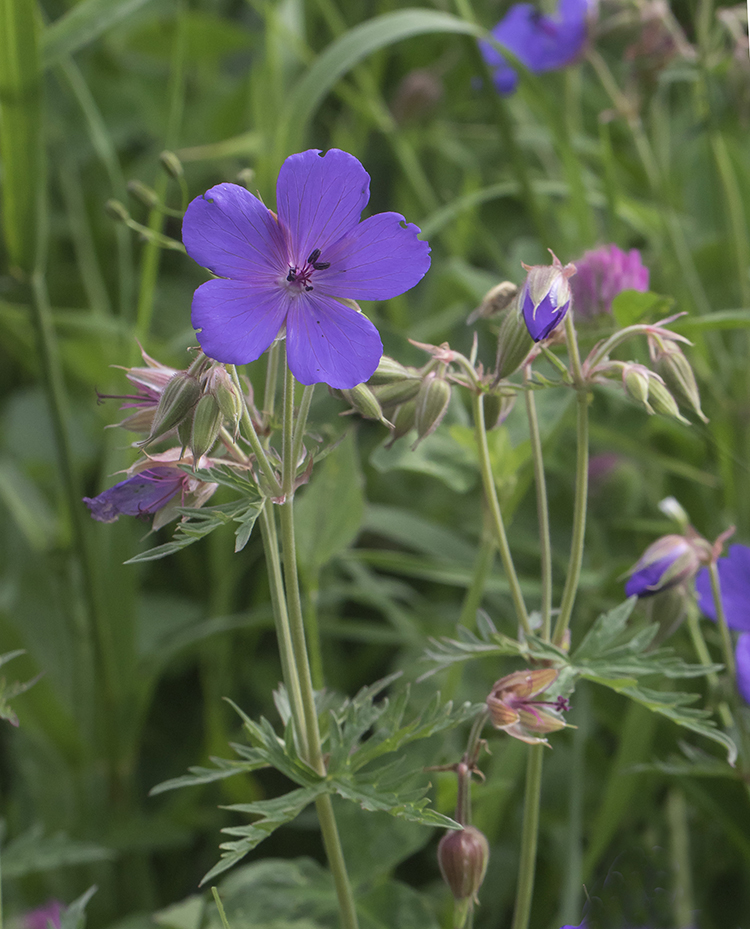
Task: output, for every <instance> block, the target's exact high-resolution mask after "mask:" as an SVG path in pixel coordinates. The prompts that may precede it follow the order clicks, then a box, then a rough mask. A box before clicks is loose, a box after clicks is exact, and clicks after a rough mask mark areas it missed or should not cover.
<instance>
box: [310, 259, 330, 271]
mask: <svg viewBox="0 0 750 929" xmlns="http://www.w3.org/2000/svg"><path fill="white" fill-rule="evenodd" d="M312 266H313V268H315V270H316V271H325V270H326V268H330V267H331V262H330V261H313V263H312Z"/></svg>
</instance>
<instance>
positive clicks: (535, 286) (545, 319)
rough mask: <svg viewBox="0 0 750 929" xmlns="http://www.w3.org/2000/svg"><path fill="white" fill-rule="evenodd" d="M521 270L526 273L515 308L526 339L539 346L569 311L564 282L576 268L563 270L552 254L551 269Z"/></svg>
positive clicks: (547, 267)
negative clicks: (526, 332) (520, 319)
mask: <svg viewBox="0 0 750 929" xmlns="http://www.w3.org/2000/svg"><path fill="white" fill-rule="evenodd" d="M550 254H552V253H551V252H550ZM524 268H526V270H527V271H528V272H529V273H528V275H527V277H526V281H525V283H524V285H523V288H522V290H521V293H520V295H519V306H520V308H521V313H522V314H523V318H524V322H525V323H526V328H527V329H528V330H529V335H530V336H531V338H532V339H533V340H534V341H535V342H541V341H542V340H543V339H546V338H548V337H549V335H550V334H551V333H552V332H553V330H554V329H556V328H557V327H558V326H559V325H560V323H561V322H562V321H563V319H564V317H565V314H566V313H567V312H568V309H569V308H570V300H571V291H570V284H569V283H568V278H569V277H572V276H573V275H574V274H575V273H576V268H575V265H572V264H569V265H565V267H563V266H562V264H561V263H560V260H559V259H558V258H557V256H556V255H554V254H552V264H551V265H533V266H531V267H530V266H528V265H524Z"/></svg>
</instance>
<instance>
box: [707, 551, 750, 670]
mask: <svg viewBox="0 0 750 929" xmlns="http://www.w3.org/2000/svg"><path fill="white" fill-rule="evenodd" d="M716 566H717V568H718V569H719V585H720V587H721V602H722V604H723V605H724V614H725V616H726V618H727V625H728V626H729V628H730V629H737V630H739V631H740V632H750V548H748V546H747V545H730V546H729V554H728V555H727V556H726V558H719V560H718V561H717V562H716ZM695 592H696V594H697V595H698V605H699V606H700V608H701V610H703V612H704V613H705V614H706V616H708V618H709V619H712V620H713V621H714V622H716V607H715V606H714V598H713V594H712V593H711V577H710V575H709V573H708V568H704V569H703V570H702V571H701V572H700V574H699V575H698V576H697V577H696V579H695ZM745 647H746V648H747V646H745ZM748 671H750V668H748Z"/></svg>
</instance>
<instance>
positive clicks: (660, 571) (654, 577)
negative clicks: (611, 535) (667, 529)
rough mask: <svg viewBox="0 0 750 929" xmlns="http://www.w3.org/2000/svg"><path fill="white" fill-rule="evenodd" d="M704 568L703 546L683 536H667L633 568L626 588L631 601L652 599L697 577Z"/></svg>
mask: <svg viewBox="0 0 750 929" xmlns="http://www.w3.org/2000/svg"><path fill="white" fill-rule="evenodd" d="M700 566H701V553H700V551H699V545H698V544H697V543H696V542H691V541H689V540H688V539H686V538H685V537H684V536H681V535H665V536H663V537H662V538H661V539H657V540H656V542H654V543H653V544H652V545H649V547H648V548H647V549H646V551H645V552H644V553H643V555H642V556H641V557H640V559H639V560H638V561H637V562H636V563H635V565H633V568H632V569H631V576H630V579H629V580H628V582H627V584H626V585H625V593H626V595H627V596H628V597H632V596H633V595H635V596H636V597H650V596H652V595H653V594H656V593H659V591H661V590H666V589H667V588H669V587H674V586H675V585H677V584H679V583H681V582H682V581H685V580H687V579H688V578H690V577H694V576H695V575H696V574H697V572H698V569H699V568H700Z"/></svg>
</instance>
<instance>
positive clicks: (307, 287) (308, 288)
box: [305, 284, 312, 293]
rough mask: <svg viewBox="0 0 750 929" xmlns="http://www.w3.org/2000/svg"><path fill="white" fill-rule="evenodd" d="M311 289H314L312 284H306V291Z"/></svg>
mask: <svg viewBox="0 0 750 929" xmlns="http://www.w3.org/2000/svg"><path fill="white" fill-rule="evenodd" d="M311 290H312V286H311V285H310V284H305V291H306V292H307V293H309V292H310V291H311Z"/></svg>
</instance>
